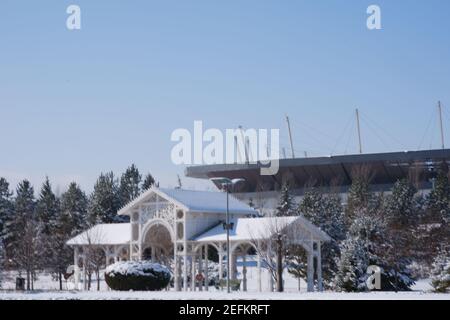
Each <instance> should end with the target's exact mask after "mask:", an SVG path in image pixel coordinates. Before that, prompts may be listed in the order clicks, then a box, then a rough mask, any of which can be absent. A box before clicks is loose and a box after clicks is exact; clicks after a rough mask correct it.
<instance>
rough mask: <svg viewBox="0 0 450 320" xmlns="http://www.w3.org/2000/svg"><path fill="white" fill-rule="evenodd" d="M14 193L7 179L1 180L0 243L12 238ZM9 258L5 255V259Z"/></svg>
mask: <svg viewBox="0 0 450 320" xmlns="http://www.w3.org/2000/svg"><path fill="white" fill-rule="evenodd" d="M12 194H13V193H12V192H11V191H10V190H9V183H8V181H6V179H5V178H0V241H3V246H4V248H3V249H4V250H6V249H5V248H6V245H5V243H6V242H7V241H9V240H10V238H11V232H10V230H11V227H12V221H13V220H14V205H13V201H12ZM6 256H7V254H6V253H4V255H3V257H4V258H5V257H6Z"/></svg>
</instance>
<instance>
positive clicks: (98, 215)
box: [89, 172, 120, 225]
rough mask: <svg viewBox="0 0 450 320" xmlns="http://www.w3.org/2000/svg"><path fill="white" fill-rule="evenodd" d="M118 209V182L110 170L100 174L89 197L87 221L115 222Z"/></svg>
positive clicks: (93, 222) (91, 222) (92, 222)
mask: <svg viewBox="0 0 450 320" xmlns="http://www.w3.org/2000/svg"><path fill="white" fill-rule="evenodd" d="M119 209H120V197H119V192H118V183H117V179H115V177H114V174H113V173H112V172H109V173H106V174H103V173H102V174H101V175H100V177H99V178H98V180H97V182H96V183H95V186H94V191H93V193H92V194H91V197H90V199H89V223H90V224H91V225H92V224H95V223H98V222H102V223H111V222H117V221H118V220H120V219H118V217H117V211H118V210H119Z"/></svg>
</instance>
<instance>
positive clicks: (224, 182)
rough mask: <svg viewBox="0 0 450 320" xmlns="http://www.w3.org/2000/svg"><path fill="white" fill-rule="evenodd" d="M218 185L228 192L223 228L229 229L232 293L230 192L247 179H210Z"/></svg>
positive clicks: (228, 253)
mask: <svg viewBox="0 0 450 320" xmlns="http://www.w3.org/2000/svg"><path fill="white" fill-rule="evenodd" d="M210 180H211V181H212V182H214V184H215V185H216V186H218V187H219V188H220V189H221V190H225V192H226V193H227V211H226V217H225V223H224V226H223V228H224V229H225V230H226V231H227V292H228V293H230V271H231V260H230V230H231V229H233V224H231V223H230V204H229V194H230V192H232V191H233V188H234V186H236V185H237V184H238V183H241V182H245V179H242V178H239V179H229V178H225V177H221V178H211V179H210Z"/></svg>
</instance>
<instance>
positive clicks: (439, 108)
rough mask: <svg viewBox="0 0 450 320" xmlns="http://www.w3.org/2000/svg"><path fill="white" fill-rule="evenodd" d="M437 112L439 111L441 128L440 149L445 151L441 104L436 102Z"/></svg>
mask: <svg viewBox="0 0 450 320" xmlns="http://www.w3.org/2000/svg"><path fill="white" fill-rule="evenodd" d="M438 111H439V125H440V128H441V145H442V149H445V142H444V126H443V125H442V106H441V102H440V101H438Z"/></svg>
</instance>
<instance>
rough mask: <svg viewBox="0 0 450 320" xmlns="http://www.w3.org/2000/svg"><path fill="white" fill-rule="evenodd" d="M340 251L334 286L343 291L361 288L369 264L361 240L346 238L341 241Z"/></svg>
mask: <svg viewBox="0 0 450 320" xmlns="http://www.w3.org/2000/svg"><path fill="white" fill-rule="evenodd" d="M340 251H341V255H340V257H339V260H338V261H339V262H338V266H339V267H338V270H337V272H336V277H335V284H334V285H335V288H336V289H337V290H338V291H345V292H352V291H360V290H362V288H363V286H362V285H363V283H364V276H365V273H366V270H367V267H368V266H369V262H368V259H367V254H366V251H365V248H364V244H363V241H361V240H360V239H355V238H349V239H346V240H345V241H343V242H342V244H341V246H340Z"/></svg>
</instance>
